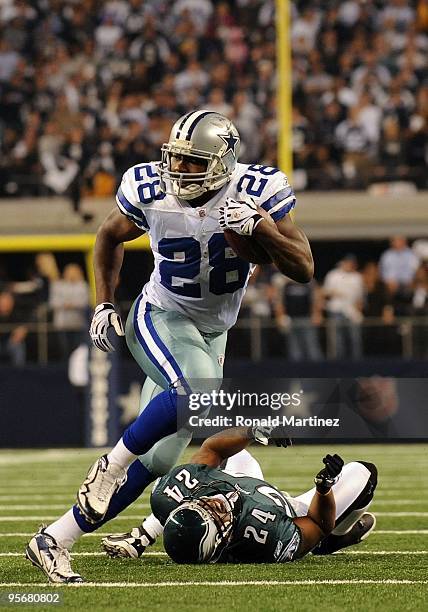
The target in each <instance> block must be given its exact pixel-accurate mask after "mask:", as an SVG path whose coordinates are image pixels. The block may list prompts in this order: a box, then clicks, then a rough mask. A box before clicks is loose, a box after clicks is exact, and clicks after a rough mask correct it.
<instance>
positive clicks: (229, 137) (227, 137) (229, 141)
mask: <svg viewBox="0 0 428 612" xmlns="http://www.w3.org/2000/svg"><path fill="white" fill-rule="evenodd" d="M219 136H220V138H221V139H222V140H224V142H225V143H226V145H227V149H226V151H224V153H223V156H224V155H227V154H228V153H229V151H231V152H232V154H233V155H234V157H236V145H237V144H238V142H239V138H238V137H237V136H234V135H233V134H232V132H227V133H226V134H219Z"/></svg>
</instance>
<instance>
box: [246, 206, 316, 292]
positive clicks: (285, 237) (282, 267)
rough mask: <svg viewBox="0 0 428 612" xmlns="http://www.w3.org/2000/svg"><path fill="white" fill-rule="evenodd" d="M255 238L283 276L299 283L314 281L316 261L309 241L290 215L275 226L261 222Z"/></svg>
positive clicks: (264, 221) (255, 232)
mask: <svg viewBox="0 0 428 612" xmlns="http://www.w3.org/2000/svg"><path fill="white" fill-rule="evenodd" d="M254 237H255V238H256V239H257V240H258V242H260V244H261V245H262V246H263V247H264V249H265V250H266V251H267V252H268V253H269V255H270V256H271V257H272V261H273V262H274V264H275V265H276V267H277V268H278V270H279V271H280V272H281V273H282V274H285V276H288V277H289V278H291V279H292V280H294V281H297V282H299V283H308V282H309V281H310V280H311V279H312V277H313V275H314V260H313V258H312V252H311V247H310V245H309V241H308V239H307V237H306V235H305V234H304V232H303V231H302V230H301V229H300V228H299V227H297V225H295V224H294V223H293V222H292V220H291V218H290V215H285V217H283V218H282V219H280V220H279V221H278V222H277V223H275V224H272V223H268V222H267V221H266V220H263V221H261V222H260V223H258V224H257V226H256V228H255V230H254Z"/></svg>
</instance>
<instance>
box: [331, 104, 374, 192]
mask: <svg viewBox="0 0 428 612" xmlns="http://www.w3.org/2000/svg"><path fill="white" fill-rule="evenodd" d="M359 114H360V109H359V108H358V107H357V106H352V107H350V108H349V109H348V116H347V119H345V120H344V121H342V123H339V125H338V126H337V128H336V132H335V136H336V146H337V147H338V148H339V149H341V150H342V152H343V157H342V160H343V162H342V171H343V175H344V177H345V179H346V183H347V185H348V186H349V187H353V188H357V189H358V188H361V187H365V186H366V185H367V183H368V180H369V173H370V168H371V159H370V136H369V134H368V132H367V129H366V128H365V126H364V125H363V124H362V123H361V122H360V121H359Z"/></svg>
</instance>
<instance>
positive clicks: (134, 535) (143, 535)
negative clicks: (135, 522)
mask: <svg viewBox="0 0 428 612" xmlns="http://www.w3.org/2000/svg"><path fill="white" fill-rule="evenodd" d="M154 543H155V539H154V538H152V537H151V536H150V535H149V534H148V533H147V531H146V530H145V529H144V527H143V526H142V525H140V527H134V528H133V529H131V531H130V532H128V533H116V534H112V535H108V536H106V537H105V538H103V539H102V540H101V544H102V547H103V548H104V550H105V551H106V553H107V554H108V556H109V557H130V558H132V559H138V557H141V555H142V554H143V552H144V551H145V550H146V548H147V546H150V545H151V544H154Z"/></svg>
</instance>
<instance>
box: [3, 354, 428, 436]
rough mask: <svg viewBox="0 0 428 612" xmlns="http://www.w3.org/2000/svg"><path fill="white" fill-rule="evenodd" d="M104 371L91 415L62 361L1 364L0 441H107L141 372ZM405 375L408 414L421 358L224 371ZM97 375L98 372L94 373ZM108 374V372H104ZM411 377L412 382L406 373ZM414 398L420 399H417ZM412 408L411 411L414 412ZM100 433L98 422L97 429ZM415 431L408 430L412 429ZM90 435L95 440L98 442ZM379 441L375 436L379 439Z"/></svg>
mask: <svg viewBox="0 0 428 612" xmlns="http://www.w3.org/2000/svg"><path fill="white" fill-rule="evenodd" d="M104 371H105V372H106V378H105V379H104V380H103V379H102V375H101V374H100V372H98V380H97V382H96V385H97V388H98V390H100V389H101V390H103V394H104V395H103V397H100V396H99V395H96V397H95V403H96V405H97V406H98V409H100V408H102V414H101V413H100V412H98V413H97V414H98V417H96V416H95V418H94V417H93V415H92V416H91V409H92V408H93V406H92V408H91V404H90V402H89V403H88V401H87V400H88V398H89V400H90V399H91V397H92V398H93V394H92V395H91V393H90V392H89V393H87V392H86V391H88V390H89V391H90V388H89V389H88V390H84V389H80V390H79V389H76V388H75V387H73V386H72V385H71V384H70V382H69V380H68V373H67V367H66V366H65V365H50V366H44V367H36V366H33V367H24V368H20V369H17V368H11V367H2V368H0V389H1V399H0V401H1V404H0V405H1V410H0V448H30V447H37V448H48V447H82V446H90V445H95V446H97V445H98V446H100V445H101V446H109V445H112V444H114V443H115V442H116V441H117V437H118V435H120V431H122V430H123V428H124V427H126V425H127V424H128V423H129V422H130V421H132V420H133V419H134V418H135V416H136V414H137V412H138V401H139V393H140V389H141V385H142V383H143V382H144V375H142V373H141V371H140V370H139V369H138V367H137V366H136V364H134V363H132V362H122V363H121V365H120V368H118V367H116V366H114V367H113V368H105V370H104ZM372 375H377V376H383V377H394V378H397V380H398V382H400V380H401V381H404V380H405V379H407V387H406V393H405V395H406V397H405V398H403V401H402V404H403V405H404V408H403V410H402V411H401V417H402V418H403V419H405V420H406V421H411V420H412V418H413V416H416V412H415V411H416V410H420V407H421V406H422V404H423V402H421V401H420V395H421V392H420V382H421V380H422V379H425V378H426V362H422V361H420V362H417V361H402V360H367V359H366V360H364V361H362V362H354V363H352V362H343V363H339V362H323V363H319V364H315V363H312V364H309V363H299V364H294V365H293V364H290V363H286V362H285V361H284V360H265V361H263V362H261V363H260V364H250V363H249V362H248V361H233V360H231V361H229V363H228V364H227V367H226V371H225V376H226V377H228V378H237V379H239V378H241V379H242V378H244V379H246V380H252V379H258V380H260V381H265V380H266V381H268V379H272V378H290V379H291V378H295V379H300V380H302V379H305V378H307V379H309V378H310V379H336V378H345V379H350V378H357V377H365V376H372ZM100 376H101V378H100ZM109 378H110V379H109ZM409 379H413V380H414V384H413V382H412V380H409ZM418 398H419V399H418ZM413 413H414V415H413ZM100 415H101V416H102V417H103V418H102V419H101V421H102V423H105V430H104V434H103V435H102V436H99V437H98V438H97V435H95V434H96V430H95V429H94V423H98V426H99V425H100V418H99V416H100ZM98 433H99V430H98ZM417 434H418V432H417V431H416V432H414V433H413V434H412V437H415V436H416V435H417ZM420 434H421V436H420V437H425V438H427V437H428V428H426V427H425V428H424V429H421V430H420ZM97 441H98V442H99V444H97ZM378 441H379V440H378Z"/></svg>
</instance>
